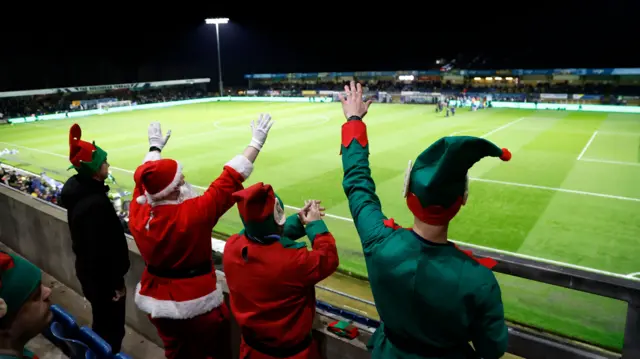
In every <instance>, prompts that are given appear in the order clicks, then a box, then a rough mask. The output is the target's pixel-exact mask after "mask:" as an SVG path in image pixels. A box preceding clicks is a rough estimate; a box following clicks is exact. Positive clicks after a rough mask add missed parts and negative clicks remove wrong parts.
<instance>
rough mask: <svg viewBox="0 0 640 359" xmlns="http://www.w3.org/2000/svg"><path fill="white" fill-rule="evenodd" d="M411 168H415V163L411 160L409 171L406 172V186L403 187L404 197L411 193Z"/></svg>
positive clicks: (408, 166)
mask: <svg viewBox="0 0 640 359" xmlns="http://www.w3.org/2000/svg"><path fill="white" fill-rule="evenodd" d="M411 169H413V164H412V163H411V160H409V165H407V172H405V173H404V187H403V188H402V197H403V198H407V195H408V194H409V180H410V179H411Z"/></svg>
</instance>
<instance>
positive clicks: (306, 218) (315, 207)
mask: <svg viewBox="0 0 640 359" xmlns="http://www.w3.org/2000/svg"><path fill="white" fill-rule="evenodd" d="M320 203H321V201H316V200H309V201H305V205H304V207H303V208H301V209H300V211H299V212H298V218H300V222H302V224H303V225H305V226H306V225H307V224H309V222H313V221H317V220H320V219H322V217H324V211H325V208H324V207H321V206H320Z"/></svg>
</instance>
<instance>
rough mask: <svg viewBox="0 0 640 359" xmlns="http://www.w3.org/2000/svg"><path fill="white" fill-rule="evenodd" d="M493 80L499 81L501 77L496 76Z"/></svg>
mask: <svg viewBox="0 0 640 359" xmlns="http://www.w3.org/2000/svg"><path fill="white" fill-rule="evenodd" d="M494 79H496V80H498V81H500V80H502V77H500V76H496V77H494Z"/></svg>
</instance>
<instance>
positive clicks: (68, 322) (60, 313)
mask: <svg viewBox="0 0 640 359" xmlns="http://www.w3.org/2000/svg"><path fill="white" fill-rule="evenodd" d="M51 312H52V313H53V321H55V322H58V323H60V324H61V325H62V327H63V328H64V329H65V330H66V331H67V332H69V331H76V333H77V331H78V330H79V327H78V323H76V319H75V318H74V317H73V316H72V315H71V314H69V313H68V312H67V311H65V310H64V309H62V307H60V306H59V305H57V304H54V305H52V306H51ZM76 333H74V334H76Z"/></svg>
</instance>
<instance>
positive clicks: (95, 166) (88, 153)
mask: <svg viewBox="0 0 640 359" xmlns="http://www.w3.org/2000/svg"><path fill="white" fill-rule="evenodd" d="M81 137H82V130H81V129H80V126H79V125H78V124H77V123H74V124H73V126H71V129H70V130H69V162H71V167H69V169H71V168H75V170H76V171H78V173H82V174H86V175H93V174H94V173H96V172H98V171H99V170H100V166H102V164H103V163H104V161H106V160H107V153H106V152H105V151H104V150H103V149H102V148H100V147H98V146H96V144H95V142H93V143H89V142H86V141H82V140H81V139H80V138H81Z"/></svg>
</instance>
